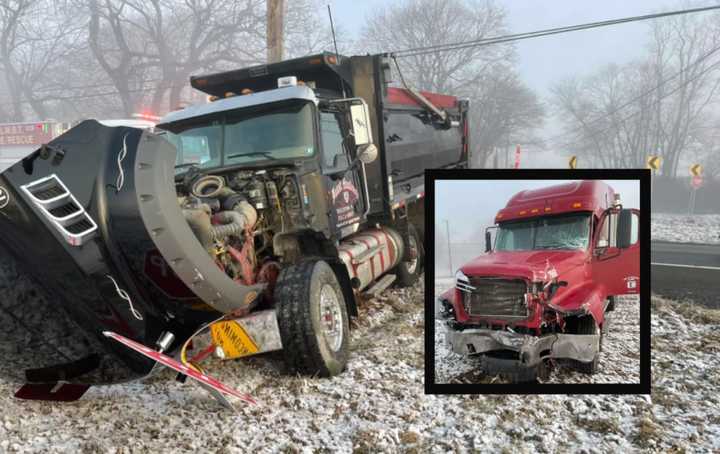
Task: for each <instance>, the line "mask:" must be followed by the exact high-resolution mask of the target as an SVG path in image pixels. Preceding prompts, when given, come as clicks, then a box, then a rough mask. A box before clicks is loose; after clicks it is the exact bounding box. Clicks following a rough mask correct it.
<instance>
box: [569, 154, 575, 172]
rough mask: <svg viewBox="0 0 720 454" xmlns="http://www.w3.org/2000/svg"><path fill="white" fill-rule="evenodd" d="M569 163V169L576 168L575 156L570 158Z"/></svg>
mask: <svg viewBox="0 0 720 454" xmlns="http://www.w3.org/2000/svg"><path fill="white" fill-rule="evenodd" d="M569 164H570V168H571V169H577V156H573V157H572V158H570V162H569Z"/></svg>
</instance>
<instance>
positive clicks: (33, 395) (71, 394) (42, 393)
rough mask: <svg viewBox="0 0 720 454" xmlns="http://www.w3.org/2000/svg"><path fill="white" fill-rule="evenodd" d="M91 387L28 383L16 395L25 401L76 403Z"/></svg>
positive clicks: (69, 384)
mask: <svg viewBox="0 0 720 454" xmlns="http://www.w3.org/2000/svg"><path fill="white" fill-rule="evenodd" d="M88 389H90V385H74V384H72V383H26V384H25V385H23V386H22V387H21V388H20V389H18V390H17V392H16V393H15V397H16V398H18V399H23V400H45V401H50V402H75V401H76V400H79V399H80V398H81V397H82V396H83V395H85V393H86V392H87V390H88Z"/></svg>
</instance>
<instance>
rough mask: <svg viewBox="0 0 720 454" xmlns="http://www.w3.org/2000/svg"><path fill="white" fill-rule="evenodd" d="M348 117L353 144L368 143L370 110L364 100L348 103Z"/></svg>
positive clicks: (369, 142)
mask: <svg viewBox="0 0 720 454" xmlns="http://www.w3.org/2000/svg"><path fill="white" fill-rule="evenodd" d="M350 118H351V120H352V129H353V135H354V136H355V145H357V146H360V145H368V144H371V143H372V130H371V128H370V111H369V109H368V106H367V104H365V101H360V104H351V105H350Z"/></svg>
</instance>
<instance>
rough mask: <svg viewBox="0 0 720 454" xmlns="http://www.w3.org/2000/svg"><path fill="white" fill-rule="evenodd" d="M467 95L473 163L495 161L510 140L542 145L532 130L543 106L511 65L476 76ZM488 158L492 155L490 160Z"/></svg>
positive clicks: (540, 122) (540, 121) (540, 119)
mask: <svg viewBox="0 0 720 454" xmlns="http://www.w3.org/2000/svg"><path fill="white" fill-rule="evenodd" d="M470 99H471V104H470V117H471V122H472V128H471V130H470V134H471V142H470V143H471V144H472V146H473V158H474V163H473V164H474V165H476V166H479V167H485V166H490V165H493V166H494V165H496V164H498V162H497V161H498V157H499V153H500V151H501V150H503V149H505V150H507V149H508V148H510V146H511V145H514V144H520V145H533V146H542V142H541V141H540V140H539V139H538V138H537V137H535V136H534V135H533V132H534V131H535V130H536V129H538V128H540V127H541V126H542V125H543V119H544V116H545V110H544V108H543V106H542V104H541V103H540V101H539V100H538V98H537V95H536V94H535V93H534V92H533V91H532V90H530V89H529V88H528V87H527V86H526V85H525V84H524V83H523V82H522V81H521V80H520V78H519V77H518V75H517V73H516V72H515V70H514V69H513V68H511V67H509V66H508V65H496V66H494V67H492V68H489V69H488V70H487V72H486V73H485V74H483V75H482V76H481V77H480V78H479V80H478V83H477V84H476V85H475V88H474V90H473V91H472V92H471V95H470ZM488 158H494V161H495V162H494V164H493V163H491V162H488Z"/></svg>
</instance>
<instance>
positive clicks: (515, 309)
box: [437, 181, 640, 381]
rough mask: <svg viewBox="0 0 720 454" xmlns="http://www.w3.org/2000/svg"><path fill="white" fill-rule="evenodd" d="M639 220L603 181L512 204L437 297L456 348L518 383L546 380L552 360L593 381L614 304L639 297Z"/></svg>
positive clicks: (521, 196)
mask: <svg viewBox="0 0 720 454" xmlns="http://www.w3.org/2000/svg"><path fill="white" fill-rule="evenodd" d="M639 216H640V212H639V210H635V209H624V208H622V204H621V202H620V196H619V194H617V193H615V191H614V190H613V189H612V188H611V187H610V186H608V185H607V184H606V183H604V182H601V181H578V182H572V183H567V184H562V185H558V186H551V187H547V188H542V189H535V190H526V191H522V192H519V193H518V194H516V195H515V196H513V197H512V198H511V199H510V201H509V202H508V203H507V205H506V207H505V208H503V209H501V210H500V211H499V212H498V213H497V216H496V217H495V222H496V225H495V226H494V227H488V229H487V230H486V234H485V236H486V237H485V241H486V246H485V249H486V254H484V255H482V256H480V257H478V258H476V259H474V260H473V261H471V262H470V263H467V264H465V265H463V266H462V267H460V269H459V270H458V271H457V273H456V276H455V279H456V282H455V287H454V288H453V289H451V290H449V291H447V292H445V293H443V294H442V295H440V296H439V298H438V299H439V301H438V302H437V304H438V305H439V315H440V316H441V317H443V318H445V319H446V320H447V323H448V328H449V329H448V331H447V342H448V343H449V344H450V345H451V346H452V350H453V351H454V352H456V353H459V354H462V355H469V356H476V357H479V358H480V359H481V363H482V365H483V368H484V369H486V370H487V372H489V373H492V374H497V373H500V374H504V375H506V376H508V378H510V379H511V380H512V381H533V380H536V379H537V378H538V377H540V378H541V379H542V378H546V375H547V372H548V371H549V365H550V361H551V360H554V359H557V360H559V361H567V362H570V363H571V364H573V365H574V366H575V367H576V368H577V369H578V370H580V371H582V372H585V373H589V374H593V373H595V372H596V370H597V368H598V364H599V358H600V352H601V350H602V340H603V335H604V334H605V333H606V332H607V330H608V318H607V314H608V313H609V312H611V311H612V310H613V309H614V308H615V305H616V304H617V303H616V297H617V296H618V295H623V294H637V293H639V289H640V241H639V238H640V237H639V225H640V222H639V221H640V218H639ZM490 229H497V231H496V234H495V241H494V247H493V244H492V241H491V240H492V236H491V230H490ZM639 322H640V321H639V320H638V323H639Z"/></svg>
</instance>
